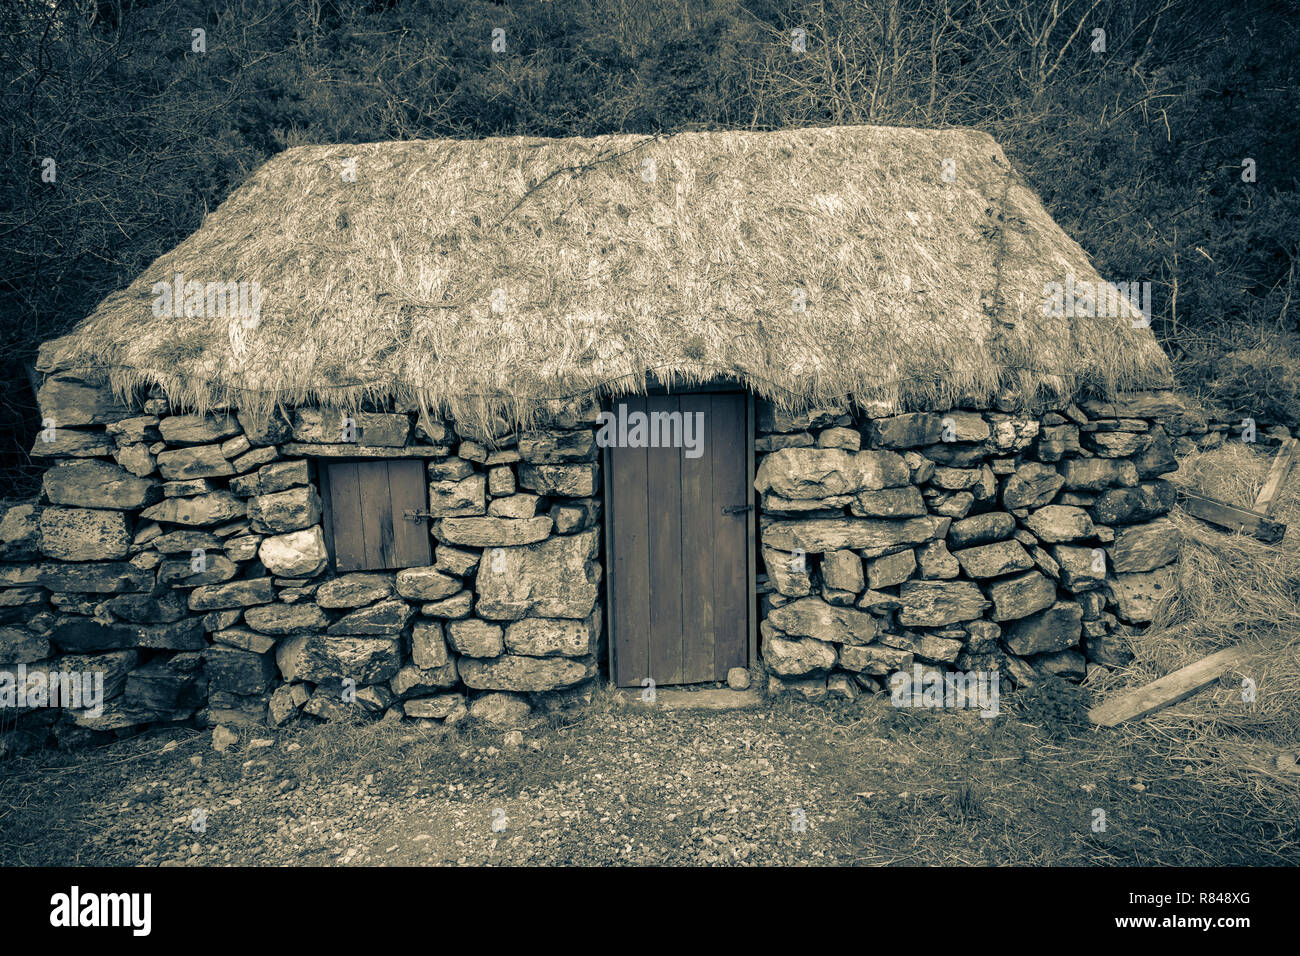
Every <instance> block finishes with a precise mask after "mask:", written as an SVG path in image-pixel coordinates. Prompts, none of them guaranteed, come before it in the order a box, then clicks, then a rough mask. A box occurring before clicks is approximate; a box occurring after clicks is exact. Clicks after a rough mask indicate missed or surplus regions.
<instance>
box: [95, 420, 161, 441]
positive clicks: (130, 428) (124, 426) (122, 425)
mask: <svg viewBox="0 0 1300 956" xmlns="http://www.w3.org/2000/svg"><path fill="white" fill-rule="evenodd" d="M104 431H105V432H107V433H108V434H109V435H112V436H113V437H114V438H116V439H117V441H118V442H119V443H127V442H156V441H158V439H159V438H161V437H162V435H161V433H160V432H159V431H158V416H157V415H136V416H135V417H133V418H124V419H122V420H121V421H117V422H108V423H107V424H105V426H104Z"/></svg>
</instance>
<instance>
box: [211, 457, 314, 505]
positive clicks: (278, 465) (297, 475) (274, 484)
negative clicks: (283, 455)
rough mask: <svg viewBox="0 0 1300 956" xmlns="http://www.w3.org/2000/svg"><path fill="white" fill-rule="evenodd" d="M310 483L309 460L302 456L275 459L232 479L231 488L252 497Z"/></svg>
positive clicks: (239, 493) (237, 492)
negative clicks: (308, 474)
mask: <svg viewBox="0 0 1300 956" xmlns="http://www.w3.org/2000/svg"><path fill="white" fill-rule="evenodd" d="M306 484H308V477H307V462H306V461H304V460H302V459H301V458H299V459H296V460H293V461H275V462H271V464H269V465H264V466H262V467H261V468H259V469H258V470H257V471H255V472H253V473H252V474H248V475H241V476H239V477H238V478H233V479H231V482H230V490H231V491H233V492H234V493H235V494H237V495H244V496H245V497H251V496H254V495H270V494H275V493H276V492H278V491H288V490H289V489H290V488H297V487H299V486H302V485H306Z"/></svg>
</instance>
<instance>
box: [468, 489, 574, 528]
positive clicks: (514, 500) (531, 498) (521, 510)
mask: <svg viewBox="0 0 1300 956" xmlns="http://www.w3.org/2000/svg"><path fill="white" fill-rule="evenodd" d="M539 500H540V499H539V498H538V497H537V495H529V494H523V495H515V494H507V496H506V497H504V498H493V499H492V500H491V501H489V502H488V506H487V513H488V516H489V517H492V518H516V519H525V518H533V517H536V516H537V502H538V501H539ZM556 512H565V515H564V517H565V518H566V519H570V520H566V521H565V524H566V527H564V528H561V527H559V523H558V522H557V521H556V519H557V517H559V516H558V515H557V514H556ZM582 518H583V512H582V510H581V509H579V508H563V507H562V508H553V509H551V521H552V522H555V530H556V531H557V532H559V533H560V534H567V533H568V532H569V531H572V530H574V528H576V527H577V525H578V524H579V523H580V522H581V521H582Z"/></svg>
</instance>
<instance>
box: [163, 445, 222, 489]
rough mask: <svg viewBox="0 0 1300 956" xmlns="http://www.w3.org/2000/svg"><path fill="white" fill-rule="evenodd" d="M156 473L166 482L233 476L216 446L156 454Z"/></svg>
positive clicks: (173, 450) (195, 447)
mask: <svg viewBox="0 0 1300 956" xmlns="http://www.w3.org/2000/svg"><path fill="white" fill-rule="evenodd" d="M157 460H158V473H159V474H160V475H162V476H163V477H164V478H166V479H167V480H168V481H183V480H185V479H187V478H219V477H221V476H223V475H233V474H234V473H235V469H234V467H233V466H232V465H231V464H230V462H228V461H226V456H225V455H223V454H221V448H220V447H219V446H217V445H196V446H194V447H191V448H173V449H168V450H167V451H162V452H159V453H158V456H157Z"/></svg>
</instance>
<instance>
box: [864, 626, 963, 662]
mask: <svg viewBox="0 0 1300 956" xmlns="http://www.w3.org/2000/svg"><path fill="white" fill-rule="evenodd" d="M880 639H881V641H882V642H883V643H885V644H886V645H887V646H889V647H892V648H894V649H895V650H901V651H906V652H908V653H909V654H912V655H914V656H915V657H917V658H919V659H921V660H925V661H932V662H935V663H940V664H951V663H952V662H953V661H955V660H956V659H957V655H959V654H960V653H961V652H962V646H963V645H962V642H961V641H960V640H959V639H957V638H953V637H940V636H938V635H937V634H923V633H922V634H914V633H911V632H908V633H906V634H884V635H882V636H881V638H880Z"/></svg>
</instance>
